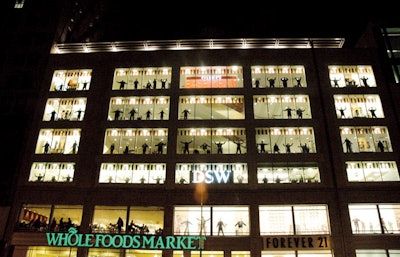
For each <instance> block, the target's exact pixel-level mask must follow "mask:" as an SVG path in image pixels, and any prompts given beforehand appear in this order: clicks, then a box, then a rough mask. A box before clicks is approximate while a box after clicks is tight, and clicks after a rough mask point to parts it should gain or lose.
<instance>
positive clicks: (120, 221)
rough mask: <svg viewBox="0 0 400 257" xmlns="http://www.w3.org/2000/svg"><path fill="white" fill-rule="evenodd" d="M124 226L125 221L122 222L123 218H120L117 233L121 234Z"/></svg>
mask: <svg viewBox="0 0 400 257" xmlns="http://www.w3.org/2000/svg"><path fill="white" fill-rule="evenodd" d="M123 226H124V221H123V220H122V218H121V217H119V218H118V220H117V232H118V233H121V231H122V227H123Z"/></svg>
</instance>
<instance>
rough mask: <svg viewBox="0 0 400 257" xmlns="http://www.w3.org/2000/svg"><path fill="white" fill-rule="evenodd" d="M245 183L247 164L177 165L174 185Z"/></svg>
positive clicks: (246, 179)
mask: <svg viewBox="0 0 400 257" xmlns="http://www.w3.org/2000/svg"><path fill="white" fill-rule="evenodd" d="M203 182H204V183H206V184H232V183H239V184H240V183H247V182H248V171H247V163H177V164H176V168H175V183H176V184H192V183H193V184H197V183H203Z"/></svg>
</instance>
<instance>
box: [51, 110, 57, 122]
mask: <svg viewBox="0 0 400 257" xmlns="http://www.w3.org/2000/svg"><path fill="white" fill-rule="evenodd" d="M56 114H57V112H56V111H52V112H51V116H50V121H55V120H56Z"/></svg>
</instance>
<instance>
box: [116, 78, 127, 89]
mask: <svg viewBox="0 0 400 257" xmlns="http://www.w3.org/2000/svg"><path fill="white" fill-rule="evenodd" d="M117 83H119V90H122V89H125V85H126V84H128V83H126V82H125V81H124V80H121V81H117Z"/></svg>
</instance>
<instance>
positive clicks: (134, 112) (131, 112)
mask: <svg viewBox="0 0 400 257" xmlns="http://www.w3.org/2000/svg"><path fill="white" fill-rule="evenodd" d="M136 113H137V111H136V110H135V108H132V109H131V110H130V111H129V120H134V119H135V114H136Z"/></svg>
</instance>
